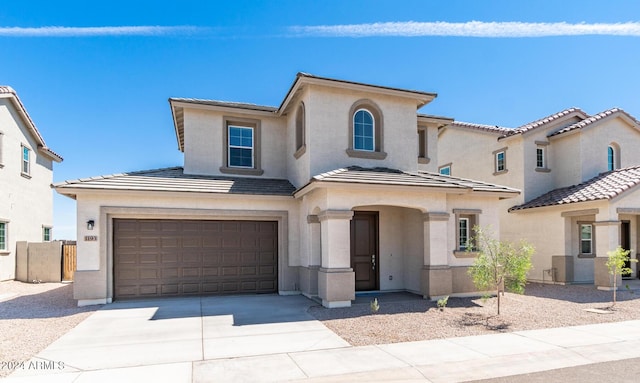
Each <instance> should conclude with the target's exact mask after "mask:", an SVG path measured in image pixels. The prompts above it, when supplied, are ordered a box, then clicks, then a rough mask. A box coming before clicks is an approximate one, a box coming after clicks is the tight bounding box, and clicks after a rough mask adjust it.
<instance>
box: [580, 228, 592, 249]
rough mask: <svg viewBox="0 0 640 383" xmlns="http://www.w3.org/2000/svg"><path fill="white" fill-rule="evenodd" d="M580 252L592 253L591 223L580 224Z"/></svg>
mask: <svg viewBox="0 0 640 383" xmlns="http://www.w3.org/2000/svg"><path fill="white" fill-rule="evenodd" d="M580 254H589V255H591V254H593V225H592V224H590V223H581V224H580Z"/></svg>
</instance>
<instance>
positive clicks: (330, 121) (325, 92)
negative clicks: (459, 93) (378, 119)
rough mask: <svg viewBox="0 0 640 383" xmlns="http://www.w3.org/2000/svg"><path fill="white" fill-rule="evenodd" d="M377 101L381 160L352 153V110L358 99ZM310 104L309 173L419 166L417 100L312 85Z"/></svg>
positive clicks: (308, 109) (406, 168)
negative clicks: (384, 155)
mask: <svg viewBox="0 0 640 383" xmlns="http://www.w3.org/2000/svg"><path fill="white" fill-rule="evenodd" d="M362 99H367V100H370V101H372V102H373V103H375V104H376V105H377V106H378V107H379V109H380V110H381V112H382V116H383V124H384V125H383V135H384V141H383V150H384V152H386V153H387V157H386V158H385V159H382V160H378V159H363V158H354V157H349V156H348V155H347V153H346V149H347V148H348V146H349V120H350V119H351V118H352V116H350V114H349V110H350V108H351V107H352V105H353V104H354V103H355V102H356V101H359V100H362ZM308 104H309V105H308V106H307V114H308V118H307V121H308V122H309V126H308V130H307V132H308V133H309V135H308V137H309V143H310V145H311V146H312V147H313V149H312V150H311V151H310V152H309V153H308V154H309V155H310V164H311V165H310V166H311V168H310V174H311V175H316V174H320V173H323V172H326V171H329V170H334V169H339V168H342V167H345V166H350V165H356V166H363V167H387V168H392V169H402V170H416V169H417V157H418V147H417V144H416V141H417V133H416V132H417V115H416V105H415V102H412V101H409V100H406V99H403V98H398V97H390V96H384V95H379V94H370V93H365V92H354V91H350V92H347V91H345V90H339V89H334V88H325V87H317V86H313V87H311V89H310V101H309V103H308Z"/></svg>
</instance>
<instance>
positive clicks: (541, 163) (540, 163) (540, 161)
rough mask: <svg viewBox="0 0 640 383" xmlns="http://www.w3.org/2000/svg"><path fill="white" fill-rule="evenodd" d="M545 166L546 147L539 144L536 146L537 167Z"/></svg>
mask: <svg viewBox="0 0 640 383" xmlns="http://www.w3.org/2000/svg"><path fill="white" fill-rule="evenodd" d="M544 167H545V163H544V148H543V147H541V146H538V147H537V148H536V168H539V169H540V168H544Z"/></svg>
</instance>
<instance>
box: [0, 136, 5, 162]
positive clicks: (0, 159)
mask: <svg viewBox="0 0 640 383" xmlns="http://www.w3.org/2000/svg"><path fill="white" fill-rule="evenodd" d="M2 137H4V133H2V132H0V168H1V167H2V166H3V162H2V149H3V146H2Z"/></svg>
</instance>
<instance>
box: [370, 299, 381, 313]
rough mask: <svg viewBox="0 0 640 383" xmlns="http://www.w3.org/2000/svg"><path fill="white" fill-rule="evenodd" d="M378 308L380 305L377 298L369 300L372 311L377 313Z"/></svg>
mask: <svg viewBox="0 0 640 383" xmlns="http://www.w3.org/2000/svg"><path fill="white" fill-rule="evenodd" d="M378 310H380V305H379V304H378V298H373V301H371V312H372V313H374V314H375V313H377V312H378Z"/></svg>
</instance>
